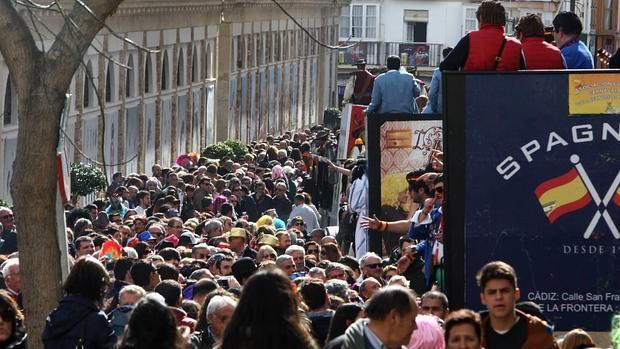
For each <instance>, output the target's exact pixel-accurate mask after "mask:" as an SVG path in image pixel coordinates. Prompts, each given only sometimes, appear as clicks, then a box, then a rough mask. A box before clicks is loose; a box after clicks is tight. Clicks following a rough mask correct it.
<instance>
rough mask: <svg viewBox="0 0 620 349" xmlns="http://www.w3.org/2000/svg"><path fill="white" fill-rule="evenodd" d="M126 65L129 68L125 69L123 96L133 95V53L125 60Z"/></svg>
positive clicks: (134, 73) (134, 74) (134, 72)
mask: <svg viewBox="0 0 620 349" xmlns="http://www.w3.org/2000/svg"><path fill="white" fill-rule="evenodd" d="M127 66H128V67H129V68H130V69H125V97H131V96H133V95H134V84H135V76H136V70H135V69H134V66H133V55H129V59H128V60H127Z"/></svg>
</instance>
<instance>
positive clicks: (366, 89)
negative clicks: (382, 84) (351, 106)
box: [351, 59, 375, 105]
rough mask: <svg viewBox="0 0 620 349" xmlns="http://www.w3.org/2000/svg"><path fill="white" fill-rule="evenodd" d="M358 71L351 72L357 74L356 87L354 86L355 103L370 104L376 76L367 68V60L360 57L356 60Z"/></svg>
mask: <svg viewBox="0 0 620 349" xmlns="http://www.w3.org/2000/svg"><path fill="white" fill-rule="evenodd" d="M355 65H356V66H357V71H354V72H353V73H351V75H355V87H354V88H353V103H355V104H363V105H368V104H370V100H371V96H372V85H373V83H374V81H375V76H374V75H372V74H371V73H370V72H369V71H368V70H366V60H365V59H360V60H358V61H357V62H355Z"/></svg>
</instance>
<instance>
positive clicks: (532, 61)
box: [521, 36, 566, 70]
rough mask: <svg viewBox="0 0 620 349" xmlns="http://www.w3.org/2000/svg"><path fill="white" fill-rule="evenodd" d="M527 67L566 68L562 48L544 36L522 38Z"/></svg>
mask: <svg viewBox="0 0 620 349" xmlns="http://www.w3.org/2000/svg"><path fill="white" fill-rule="evenodd" d="M521 46H522V47H523V56H524V59H525V69H527V70H533V69H565V68H566V66H565V64H564V58H563V57H562V53H561V52H560V49H559V48H557V47H555V46H553V45H551V44H549V43H547V42H545V39H544V38H541V37H536V36H532V37H529V38H524V39H523V40H521Z"/></svg>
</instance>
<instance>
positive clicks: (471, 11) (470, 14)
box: [462, 7, 478, 36]
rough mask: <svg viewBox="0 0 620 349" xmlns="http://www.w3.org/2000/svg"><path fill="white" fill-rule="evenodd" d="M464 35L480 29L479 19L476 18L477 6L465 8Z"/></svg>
mask: <svg viewBox="0 0 620 349" xmlns="http://www.w3.org/2000/svg"><path fill="white" fill-rule="evenodd" d="M463 11H464V12H465V13H464V16H463V33H462V34H463V36H465V34H467V33H469V32H472V31H474V30H477V29H478V19H477V18H476V8H475V7H465V8H464V9H463Z"/></svg>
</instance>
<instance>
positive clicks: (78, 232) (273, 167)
mask: <svg viewBox="0 0 620 349" xmlns="http://www.w3.org/2000/svg"><path fill="white" fill-rule="evenodd" d="M498 5H499V3H498V2H496V1H484V2H483V3H482V5H481V6H480V9H479V10H478V12H477V14H478V17H479V20H480V21H481V23H482V24H481V30H480V31H478V32H474V33H470V34H468V36H466V37H465V38H463V40H461V42H459V44H458V45H457V46H456V47H455V49H454V50H452V51H450V50H446V51H444V58H445V60H444V62H443V63H442V65H441V68H440V69H438V70H437V71H436V74H434V76H433V81H434V82H435V84H438V83H439V82H440V81H441V78H440V76H441V75H440V74H441V70H444V69H464V70H471V69H474V70H480V69H482V70H485V69H486V70H491V69H487V68H490V66H488V65H489V64H491V66H493V68H494V69H492V70H513V69H512V68H515V69H518V68H520V67H521V68H523V67H528V68H532V67H534V66H535V64H544V63H545V62H547V63H549V62H552V63H553V64H552V65H554V66H553V67H555V66H557V68H564V67H566V66H567V64H568V65H571V64H573V63H574V62H577V61H579V64H582V63H583V62H582V59H585V60H587V59H586V58H587V57H586V56H587V55H586V54H585V53H584V52H582V51H583V50H582V47H581V45H582V44H581V43H580V42H579V41H578V40H576V39H575V37H573V36H570V35H575V34H578V33H576V31H575V30H573V29H571V28H572V27H571V26H573V25H575V23H574V18H573V16H571V15H566V14H561V16H560V15H559V17H556V20H557V23H556V21H554V25H556V27H557V28H556V29H557V30H556V36H557V40H559V41H560V42H563V43H564V44H563V45H560V46H561V47H560V48H561V50H562V51H561V54H560V49H558V48H555V47H552V46H551V45H548V44H543V43H542V42H543V41H542V35H543V33H542V32H541V30H540V26H541V25H542V22H540V19H539V18H536V16H534V15H533V16H527V17H525V19H523V20H522V21H521V22H519V25H518V26H517V29H518V31H519V35H520V36H519V38H520V39H521V42H519V41H518V40H516V39H508V40H505V41H504V42H503V43H502V46H501V49H500V51H499V54H498V55H497V56H498V57H500V58H502V57H503V54H504V52H505V54H506V57H505V59H500V60H497V61H495V60H491V61H489V62H491V63H489V62H487V61H488V60H486V59H485V58H484V57H482V56H481V55H480V54H478V55H473V54H472V52H473V53H475V52H476V50H482V51H481V52H486V54H487V55H490V56H489V57H491V58H494V57H495V56H496V52H494V50H490V51H489V50H486V51H485V49H484V46H485V45H489V43H490V42H491V41H493V40H495V41H498V42H500V41H501V40H502V37H503V36H504V35H503V24H504V22H503V21H504V20H505V16H503V15H501V10H503V7H502V8H501V9H500V8H499V7H498ZM499 6H501V5H499ZM500 28H501V30H500ZM543 29H544V28H543ZM579 31H580V30H579ZM521 45H523V46H521ZM537 45H538V46H537ZM498 46H499V45H498ZM565 48H566V53H565ZM487 51H488V52H487ZM492 51H493V52H492ZM542 51H544V52H546V53H545V54H546V55H547V56H548V57H551V58H549V60H542V61H541V60H537V59H536V58H532V57H535V54H533V53H532V52H542ZM577 56H579V57H577ZM584 57H585V58H584ZM523 58H525V60H524V59H523ZM589 59H590V63H592V61H591V59H592V58H591V56H590V58H589ZM586 63H587V62H586ZM586 63H583V64H586ZM574 64H577V63H574ZM362 67H363V65H362ZM510 67H512V68H510ZM553 67H551V68H553ZM569 67H570V66H569ZM399 68H400V61H399V60H398V57H391V58H389V59H388V69H389V71H388V73H386V75H385V76H384V77H380V78H377V80H376V81H375V80H374V78H372V79H371V81H370V83H368V82H367V80H366V78H367V75H368V74H365V73H364V74H358V75H360V76H361V77H364V78H360V80H358V82H357V83H356V84H361V86H362V87H364V88H363V89H360V88H359V87H360V86H357V87H356V91H355V94H358V102H360V101H361V99H360V98H363V101H364V102H365V103H364V104H370V107H369V110H368V112H369V113H372V112H410V113H413V112H420V111H422V110H424V112H429V109H428V108H430V110H431V112H438V111H440V110H441V108H440V106H441V96H440V95H439V96H437V95H434V96H433V95H432V94H431V95H430V102H429V103H430V104H428V106H427V105H426V104H427V103H426V102H424V103H421V104H413V100H414V98H415V97H416V96H418V95H419V94H420V87H419V86H418V85H417V83H416V82H415V80H412V79H411V77H409V76H408V75H406V74H402V73H401V74H397V73H395V71H396V72H397V71H398V70H399ZM470 68H471V69H470ZM363 71H364V72H365V70H363ZM435 75H437V76H439V78H437V80H436V77H435ZM394 84H396V86H399V87H398V88H396V90H399V91H406V93H403V95H404V96H405V97H403V95H399V94H393V93H390V91H394V90H395V89H394V86H393V85H394ZM369 86H370V90H371V91H372V92H373V93H372V96H371V94H370V93H368V91H367V87H369ZM433 88H434V89H433ZM431 90H434V91H436V92H435V93H440V92H439V91H441V88H437V85H433V84H431ZM437 98H439V102H438V101H437ZM425 108H426V109H425ZM355 144H356V146H359V147H360V150H361V148H362V146H363V140H361V139H360V140H356V143H355ZM336 147H337V140H336V133H334V132H333V130H331V129H329V128H325V127H322V126H316V127H313V128H312V129H309V130H305V131H303V132H285V133H284V134H282V135H281V136H279V137H274V136H267V137H266V138H265V139H261V140H259V141H256V142H252V143H251V144H249V145H248V153H247V154H246V155H242V156H238V157H223V158H221V159H216V160H214V159H207V158H203V157H198V156H197V155H196V154H188V155H183V156H181V157H179V158H178V159H177V162H176V163H175V164H174V166H171V167H165V166H161V165H159V164H156V165H154V166H153V167H152V168H151V173H149V174H148V175H147V174H138V173H132V174H127V175H124V174H123V173H120V172H119V173H116V174H114V176H113V178H112V183H111V184H110V186H109V187H108V189H107V192H106V193H105V197H103V198H101V199H97V200H95V201H94V202H92V203H88V204H87V205H86V206H85V207H83V208H74V207H68V210H67V212H66V222H67V240H68V250H69V254H70V261H71V271H70V274H69V276H68V278H67V280H66V281H65V282H64V285H63V291H64V295H65V296H64V297H63V299H62V300H61V301H60V303H59V304H58V307H57V308H56V309H54V310H53V311H52V312H51V313H50V314H49V316H48V319H47V323H46V326H45V330H44V332H43V334H42V340H43V343H44V345H45V347H46V348H50V349H52V348H71V349H73V348H123V349H125V348H136V349H137V348H145V349H146V348H149V349H152V348H162V349H163V348H166V349H168V348H179V349H181V348H195V349H209V348H223V349H227V348H231V349H237V348H329V349H336V348H347V349H349V348H367V349H371V348H373V349H379V348H388V349H392V348H401V347H406V348H411V349H427V348H428V349H443V348H450V349H457V348H458V349H480V348H483V347H484V348H487V349H500V348H501V349H511V348H526V349H530V348H531V349H552V348H562V349H577V348H592V347H594V342H593V341H592V339H591V338H590V336H589V335H588V334H587V333H586V332H585V331H583V330H580V329H576V330H573V331H571V332H569V333H568V334H566V335H565V336H564V337H563V338H562V339H563V340H561V341H560V342H561V345H559V344H558V342H556V339H555V338H554V337H553V332H552V326H551V324H550V323H548V322H547V321H546V319H545V316H544V314H543V313H542V311H541V309H540V308H539V307H538V306H537V305H536V304H534V303H531V302H524V303H517V302H518V299H519V295H520V291H519V288H518V279H517V274H516V271H515V270H514V269H513V267H511V266H510V265H508V264H506V263H504V262H500V261H496V262H491V263H488V264H486V265H484V266H481V269H480V271H479V273H478V275H477V280H478V283H479V286H480V298H481V302H482V306H483V307H486V309H487V310H486V311H484V312H481V313H478V312H474V311H472V310H467V309H461V310H456V311H451V310H450V307H449V300H448V297H447V296H446V295H445V294H444V293H442V289H443V286H444V285H443V278H444V277H443V263H444V257H443V212H442V205H443V198H444V183H443V174H442V173H443V162H442V161H443V157H442V155H443V154H442V153H441V152H437V153H436V154H434V155H433V161H432V164H430V165H429V167H428V168H420V169H412V171H411V172H409V173H408V174H407V175H406V180H407V183H408V190H407V193H408V199H405V200H408V201H409V203H410V204H411V207H412V209H411V210H410V212H409V214H408V215H406V219H402V220H395V221H384V220H380V219H378V218H377V217H374V216H373V217H369V212H368V203H367V200H368V199H367V192H368V178H367V176H366V167H367V163H366V161H365V160H364V159H363V154H364V152H363V151H361V152H360V153H361V155H362V157H360V158H358V159H349V160H346V161H344V162H343V163H341V164H336V163H337V161H336V156H335V154H336ZM336 183H342V184H343V186H342V188H343V189H342V193H340V194H342V195H340V200H339V201H338V199H337V198H338V194H339V193H335V192H334V190H336V189H335V188H337V186H335V184H336ZM334 205H336V206H337V209H336V207H335V206H334ZM333 211H337V212H338V214H337V216H338V217H332V216H331V214H330V213H331V212H333ZM334 218H336V219H334ZM0 224H1V226H0V230H1V231H2V236H1V237H2V240H1V241H0V255H4V256H8V257H7V259H6V260H5V261H4V263H3V264H2V267H1V269H2V280H3V284H4V286H3V287H2V288H3V290H0V319H1V321H0V347H1V348H24V347H25V343H26V338H27V335H26V330H25V328H24V325H23V315H22V312H21V310H20V309H21V306H22V301H21V292H22V289H21V279H20V276H19V258H18V257H19V254H18V252H17V229H16V227H15V220H14V216H13V212H12V210H11V209H10V208H6V207H2V208H0ZM329 226H337V227H338V229H334V230H333V231H332V230H330V228H328V227H329ZM369 229H372V230H375V231H379V232H384V233H385V235H386V238H385V239H384V243H383V249H382V250H381V251H375V252H378V253H375V252H371V251H369V248H368V230H369ZM388 233H390V234H393V236H397V239H393V236H392V238H390V237H389V236H388ZM32 336H34V334H33V335H32ZM37 339H38V338H37ZM35 340H36V339H35Z"/></svg>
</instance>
